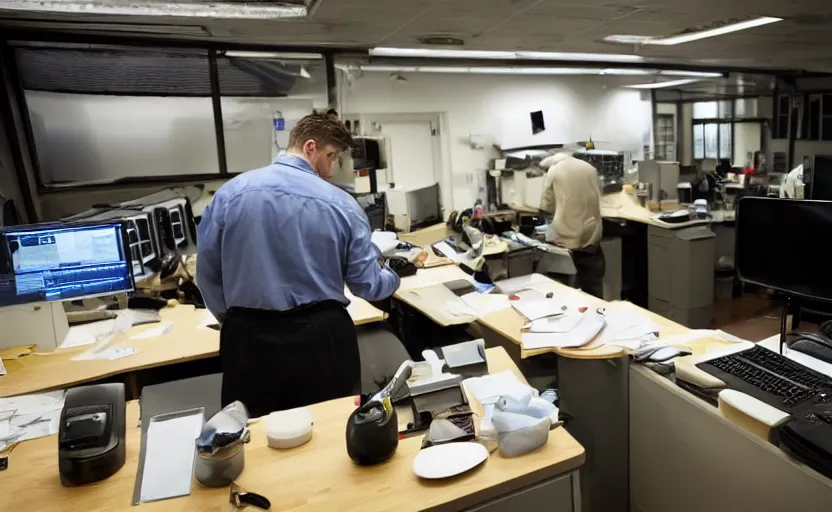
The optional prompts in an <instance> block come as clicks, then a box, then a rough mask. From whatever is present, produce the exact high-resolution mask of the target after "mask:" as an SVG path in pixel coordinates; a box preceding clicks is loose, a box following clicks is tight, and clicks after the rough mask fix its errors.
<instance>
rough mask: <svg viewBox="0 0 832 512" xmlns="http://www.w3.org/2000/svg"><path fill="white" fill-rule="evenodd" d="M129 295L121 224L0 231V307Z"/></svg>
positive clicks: (130, 274)
mask: <svg viewBox="0 0 832 512" xmlns="http://www.w3.org/2000/svg"><path fill="white" fill-rule="evenodd" d="M133 289H134V282H133V272H132V265H131V262H130V257H129V246H128V244H127V231H126V228H125V225H124V224H123V223H122V222H121V221H120V220H117V221H102V222H83V223H74V224H35V225H28V226H16V227H13V228H3V229H0V307H4V306H13V305H19V304H28V303H35V302H50V301H62V300H73V299H81V298H90V297H97V296H102V295H113V294H118V293H125V292H132V291H133Z"/></svg>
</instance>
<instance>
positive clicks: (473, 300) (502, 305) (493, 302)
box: [460, 292, 511, 317]
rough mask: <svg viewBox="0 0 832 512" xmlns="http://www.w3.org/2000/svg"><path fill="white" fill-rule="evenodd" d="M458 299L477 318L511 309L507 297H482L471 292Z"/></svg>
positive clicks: (495, 295)
mask: <svg viewBox="0 0 832 512" xmlns="http://www.w3.org/2000/svg"><path fill="white" fill-rule="evenodd" d="M460 299H462V302H464V303H465V304H467V305H468V307H470V308H471V309H473V310H474V311H475V312H476V313H477V316H479V317H482V316H484V315H487V314H489V313H493V312H495V311H501V310H503V309H508V308H510V307H511V304H510V303H509V300H508V296H506V295H500V294H497V293H491V294H485V295H484V294H482V293H479V292H471V293H467V294H465V295H463V296H462V297H460Z"/></svg>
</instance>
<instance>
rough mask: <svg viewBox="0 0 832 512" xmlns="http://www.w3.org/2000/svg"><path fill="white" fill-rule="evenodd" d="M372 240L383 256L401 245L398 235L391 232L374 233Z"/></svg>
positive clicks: (371, 236)
mask: <svg viewBox="0 0 832 512" xmlns="http://www.w3.org/2000/svg"><path fill="white" fill-rule="evenodd" d="M370 240H371V241H372V242H373V244H375V246H376V247H378V250H379V251H381V253H382V254H384V253H386V252H388V251H392V250H393V249H395V248H396V246H397V245H399V240H398V238H397V235H396V233H393V232H391V231H373V233H372V234H371V235H370Z"/></svg>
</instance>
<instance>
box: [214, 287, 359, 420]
mask: <svg viewBox="0 0 832 512" xmlns="http://www.w3.org/2000/svg"><path fill="white" fill-rule="evenodd" d="M220 361H221V363H222V370H223V379H222V405H223V407H225V406H226V405H228V404H229V403H231V402H233V401H235V400H240V401H241V402H243V403H244V404H245V405H246V407H247V408H248V410H249V414H250V415H251V417H252V418H256V417H259V416H264V415H266V414H269V413H270V412H273V411H280V410H285V409H292V408H294V407H302V406H305V405H310V404H313V403H317V402H323V401H326V400H331V399H333V398H339V397H343V396H349V395H353V394H358V392H359V390H360V387H361V358H360V356H359V352H358V341H357V340H356V335H355V326H354V325H353V322H352V318H350V315H349V314H348V313H347V310H346V309H345V308H344V306H343V305H342V304H341V303H339V302H336V301H325V302H320V303H316V304H313V305H310V306H302V307H300V308H296V309H293V310H290V311H265V310H258V309H244V308H231V309H230V310H229V311H228V313H227V315H226V317H225V321H224V322H223V324H222V329H221V331H220Z"/></svg>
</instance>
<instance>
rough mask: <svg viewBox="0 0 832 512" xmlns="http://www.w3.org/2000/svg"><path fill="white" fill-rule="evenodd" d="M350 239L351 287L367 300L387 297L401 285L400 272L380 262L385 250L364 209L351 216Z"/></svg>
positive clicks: (348, 273)
mask: <svg viewBox="0 0 832 512" xmlns="http://www.w3.org/2000/svg"><path fill="white" fill-rule="evenodd" d="M349 228H350V232H351V233H350V234H351V237H350V242H349V246H348V249H347V273H346V276H345V278H344V280H345V281H346V283H347V286H348V287H349V289H350V291H351V292H352V293H354V294H355V295H357V296H359V297H361V298H362V299H365V300H383V299H386V298H387V297H389V296H391V295H393V294H394V293H395V292H396V290H397V289H398V288H399V283H400V279H399V276H398V274H396V273H395V272H393V271H392V270H391V269H390V268H388V267H386V266H383V265H382V264H381V263H380V258H381V251H379V250H378V247H376V246H375V244H373V242H372V239H371V238H372V234H371V231H370V223H369V221H368V220H367V217H366V216H365V215H364V212H360V215H359V214H353V215H351V216H350V226H349Z"/></svg>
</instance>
